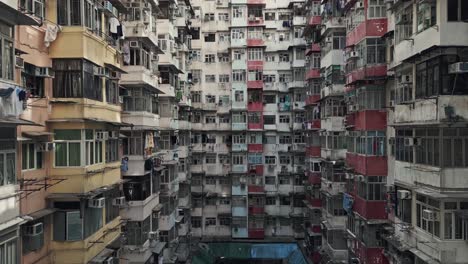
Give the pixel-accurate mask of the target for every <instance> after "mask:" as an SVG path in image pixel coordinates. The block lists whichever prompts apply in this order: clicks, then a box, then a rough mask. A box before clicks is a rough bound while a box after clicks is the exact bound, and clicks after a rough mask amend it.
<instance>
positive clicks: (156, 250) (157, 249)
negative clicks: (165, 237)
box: [151, 241, 166, 255]
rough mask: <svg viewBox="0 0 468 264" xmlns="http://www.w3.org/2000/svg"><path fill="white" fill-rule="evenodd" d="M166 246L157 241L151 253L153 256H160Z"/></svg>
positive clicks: (164, 243)
mask: <svg viewBox="0 0 468 264" xmlns="http://www.w3.org/2000/svg"><path fill="white" fill-rule="evenodd" d="M165 246H166V242H161V241H158V242H156V245H155V246H154V247H153V248H152V249H151V251H152V252H153V253H155V254H158V255H159V254H161V252H162V250H163V248H164V247H165Z"/></svg>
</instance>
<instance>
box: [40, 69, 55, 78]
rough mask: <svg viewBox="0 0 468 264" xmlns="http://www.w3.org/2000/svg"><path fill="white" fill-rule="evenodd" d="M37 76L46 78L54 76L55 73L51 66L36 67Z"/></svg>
mask: <svg viewBox="0 0 468 264" xmlns="http://www.w3.org/2000/svg"><path fill="white" fill-rule="evenodd" d="M36 76H38V77H45V78H54V76H55V73H54V71H53V70H52V69H51V68H47V67H36Z"/></svg>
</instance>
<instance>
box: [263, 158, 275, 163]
mask: <svg viewBox="0 0 468 264" xmlns="http://www.w3.org/2000/svg"><path fill="white" fill-rule="evenodd" d="M265 164H276V157H275V156H265Z"/></svg>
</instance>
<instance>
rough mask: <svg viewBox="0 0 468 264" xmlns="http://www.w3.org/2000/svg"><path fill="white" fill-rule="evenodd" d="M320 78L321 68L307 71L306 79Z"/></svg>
mask: <svg viewBox="0 0 468 264" xmlns="http://www.w3.org/2000/svg"><path fill="white" fill-rule="evenodd" d="M317 78H320V69H310V70H308V71H307V73H306V80H309V79H317Z"/></svg>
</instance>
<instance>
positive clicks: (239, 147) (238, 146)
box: [231, 143, 248, 152]
mask: <svg viewBox="0 0 468 264" xmlns="http://www.w3.org/2000/svg"><path fill="white" fill-rule="evenodd" d="M247 149H248V148H247V144H246V143H234V144H232V148H231V151H232V152H245V151H247Z"/></svg>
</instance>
